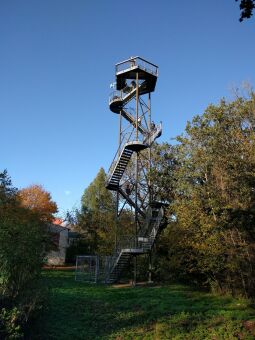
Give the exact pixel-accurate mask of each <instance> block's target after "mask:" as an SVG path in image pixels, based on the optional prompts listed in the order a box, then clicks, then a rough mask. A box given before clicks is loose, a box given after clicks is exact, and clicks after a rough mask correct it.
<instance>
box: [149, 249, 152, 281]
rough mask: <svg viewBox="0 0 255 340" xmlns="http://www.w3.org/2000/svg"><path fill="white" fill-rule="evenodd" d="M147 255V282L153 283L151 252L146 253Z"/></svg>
mask: <svg viewBox="0 0 255 340" xmlns="http://www.w3.org/2000/svg"><path fill="white" fill-rule="evenodd" d="M148 256H149V277H148V283H153V281H152V253H151V251H150V252H149V254H148Z"/></svg>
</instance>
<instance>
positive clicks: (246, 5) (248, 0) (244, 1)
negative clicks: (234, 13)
mask: <svg viewBox="0 0 255 340" xmlns="http://www.w3.org/2000/svg"><path fill="white" fill-rule="evenodd" d="M236 1H238V2H240V5H239V7H240V10H241V16H240V19H239V20H240V21H243V20H244V19H249V18H251V17H252V15H253V10H254V8H255V0H236Z"/></svg>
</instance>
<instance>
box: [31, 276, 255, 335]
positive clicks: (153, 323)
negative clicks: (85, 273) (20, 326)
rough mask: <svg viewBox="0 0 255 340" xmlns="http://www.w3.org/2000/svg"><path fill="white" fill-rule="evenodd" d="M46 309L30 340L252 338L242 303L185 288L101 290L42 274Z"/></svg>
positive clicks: (251, 318) (254, 329) (248, 310)
mask: <svg viewBox="0 0 255 340" xmlns="http://www.w3.org/2000/svg"><path fill="white" fill-rule="evenodd" d="M44 278H45V280H46V281H47V284H48V285H49V287H50V290H49V301H48V307H47V308H46V309H44V311H43V312H42V314H41V318H40V319H39V320H38V321H37V323H36V324H34V326H33V334H32V336H31V338H32V339H37V340H39V339H43V340H46V339H61V340H65V339H66V340H69V339H72V340H75V339H82V340H85V339H86V340H87V339H93V340H94V339H116V340H126V339H157V340H158V339H164V340H166V339H215V340H216V339H255V309H254V308H253V305H252V304H251V303H250V302H249V301H247V300H245V299H241V298H240V299H233V298H232V297H226V296H217V295H213V294H208V293H206V292H201V291H200V292H199V291H196V290H193V289H192V288H190V287H188V286H183V285H161V286H160V285H155V286H151V287H150V286H138V287H136V288H132V287H130V286H127V285H126V286H123V287H122V286H120V285H118V286H115V287H114V286H104V285H92V284H84V283H81V282H75V280H74V272H73V271H60V270H51V271H50V270H45V271H44Z"/></svg>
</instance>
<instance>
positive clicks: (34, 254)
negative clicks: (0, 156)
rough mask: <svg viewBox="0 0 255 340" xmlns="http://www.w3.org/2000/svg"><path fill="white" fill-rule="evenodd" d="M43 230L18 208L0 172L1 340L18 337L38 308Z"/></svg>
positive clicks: (5, 176) (33, 216) (31, 215)
mask: <svg viewBox="0 0 255 340" xmlns="http://www.w3.org/2000/svg"><path fill="white" fill-rule="evenodd" d="M45 231H46V226H45V224H44V223H43V222H42V221H41V219H40V217H39V216H38V215H37V214H36V213H34V212H32V211H31V210H30V209H27V208H24V207H22V206H21V205H20V202H19V200H18V197H17V189H16V188H13V187H12V184H11V179H10V177H9V176H8V174H7V171H6V170H5V171H4V172H2V173H0V302H1V303H0V308H1V309H2V310H1V311H0V337H1V338H8V336H10V338H18V333H20V332H19V329H20V328H19V327H20V326H19V325H18V324H19V323H21V324H25V323H26V322H27V321H28V320H29V318H30V316H31V314H32V313H33V312H34V311H35V309H36V308H40V294H41V290H40V288H39V280H40V273H41V265H42V259H43V255H44V249H45V239H46V238H45V237H46V233H45ZM14 335H15V337H14Z"/></svg>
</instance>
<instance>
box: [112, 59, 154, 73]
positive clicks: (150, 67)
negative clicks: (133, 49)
mask: <svg viewBox="0 0 255 340" xmlns="http://www.w3.org/2000/svg"><path fill="white" fill-rule="evenodd" d="M134 67H139V68H140V69H142V70H144V71H146V72H148V73H151V74H153V75H155V76H158V66H157V65H155V64H152V63H150V62H149V61H147V60H145V59H143V58H141V57H134V58H130V59H128V60H124V61H122V62H121V63H118V64H116V74H118V73H120V72H124V71H126V70H129V69H132V68H134Z"/></svg>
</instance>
